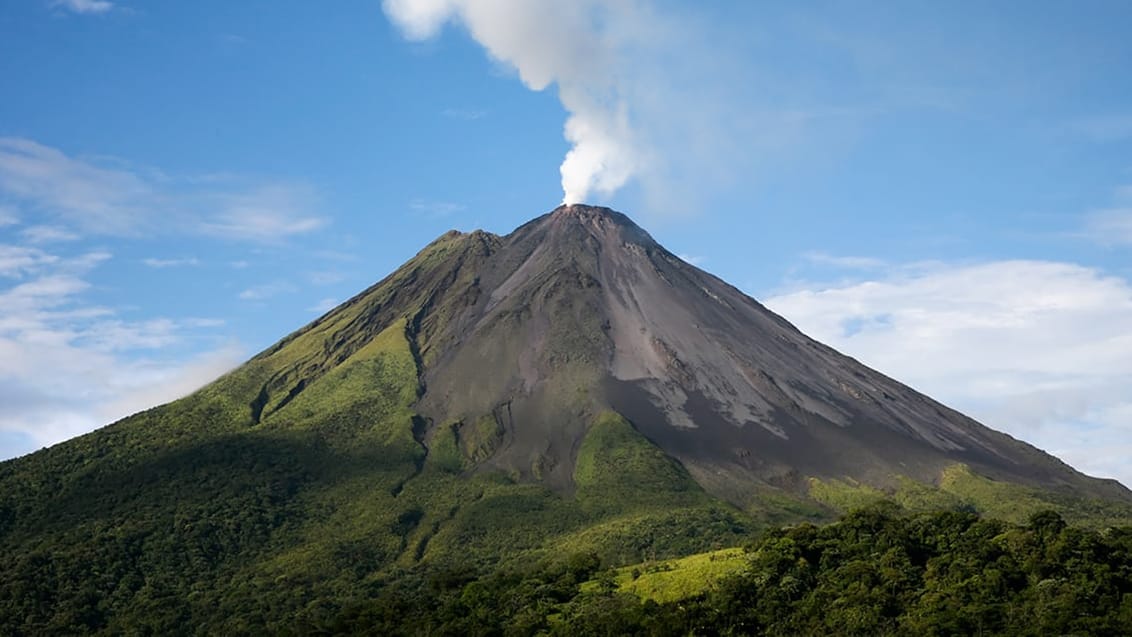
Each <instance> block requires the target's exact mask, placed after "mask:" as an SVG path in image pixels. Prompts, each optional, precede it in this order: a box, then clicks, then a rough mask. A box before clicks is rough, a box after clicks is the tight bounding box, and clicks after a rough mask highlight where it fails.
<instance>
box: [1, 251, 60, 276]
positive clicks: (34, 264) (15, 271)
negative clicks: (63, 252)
mask: <svg viewBox="0 0 1132 637" xmlns="http://www.w3.org/2000/svg"><path fill="white" fill-rule="evenodd" d="M58 260H59V257H56V256H54V255H51V254H47V253H46V252H44V251H43V250H40V249H38V248H29V247H27V246H14V245H3V244H0V277H8V278H15V277H19V276H21V275H23V274H27V273H29V272H33V271H35V270H37V269H38V268H40V267H43V266H45V265H50V264H52V263H56V262H57V261H58Z"/></svg>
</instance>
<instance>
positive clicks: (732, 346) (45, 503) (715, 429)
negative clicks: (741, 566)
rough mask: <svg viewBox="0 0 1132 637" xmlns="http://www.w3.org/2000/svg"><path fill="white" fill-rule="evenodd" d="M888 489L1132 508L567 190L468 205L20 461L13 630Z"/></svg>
mask: <svg viewBox="0 0 1132 637" xmlns="http://www.w3.org/2000/svg"><path fill="white" fill-rule="evenodd" d="M876 499H888V500H894V501H896V502H898V503H899V504H900V505H902V506H904V507H907V508H910V509H926V508H962V509H966V510H972V511H977V512H980V513H983V514H985V515H988V516H992V517H993V516H997V517H1003V518H1008V519H1024V518H1025V516H1027V515H1029V514H1030V513H1033V512H1034V511H1037V510H1041V509H1044V508H1053V509H1056V510H1058V511H1060V512H1061V513H1062V514H1063V515H1065V516H1066V517H1067V518H1068V519H1070V520H1071V521H1075V522H1079V523H1082V524H1092V525H1094V526H1104V525H1106V524H1109V523H1111V522H1112V521H1113V520H1121V521H1127V520H1130V519H1132V493H1130V492H1129V491H1128V490H1127V489H1126V488H1124V487H1123V486H1121V485H1120V484H1119V483H1117V482H1115V481H1111V480H1100V479H1095V478H1091V477H1088V476H1085V475H1083V474H1081V473H1079V472H1077V471H1075V470H1074V469H1072V468H1071V467H1069V466H1068V465H1066V464H1064V463H1062V462H1061V461H1059V460H1058V459H1056V458H1054V457H1052V456H1050V455H1048V454H1046V453H1044V452H1042V451H1040V450H1038V449H1035V448H1034V447H1032V446H1030V445H1028V444H1025V443H1023V442H1020V441H1018V440H1015V439H1013V438H1011V437H1010V436H1007V435H1005V434H1003V433H999V432H997V431H994V430H992V429H989V428H987V427H985V426H983V425H981V424H979V423H978V422H975V421H974V420H972V419H970V418H968V417H966V416H964V415H962V414H960V413H958V412H956V411H954V410H952V409H949V408H948V407H946V406H944V405H941V404H939V403H938V402H936V401H934V400H932V399H931V398H928V397H927V396H924V395H922V394H920V393H917V392H916V391H914V390H912V389H910V388H908V387H907V386H904V385H902V384H900V383H899V382H897V381H895V380H893V379H891V378H888V377H886V376H884V375H883V374H881V373H878V372H876V371H874V370H871V369H869V368H868V367H865V366H864V365H862V364H860V363H858V362H857V361H855V360H853V359H851V358H849V357H847V356H844V355H842V354H839V353H838V352H836V351H834V350H833V349H831V348H829V347H827V346H825V345H822V344H821V343H818V342H816V341H814V340H812V339H810V338H808V337H807V336H805V335H804V334H802V333H801V332H800V331H798V330H797V329H796V328H794V327H793V326H792V325H791V324H790V323H789V322H787V321H786V320H784V319H783V318H782V317H779V316H777V315H775V314H774V313H773V312H771V311H769V310H768V309H766V308H765V307H763V306H762V305H760V304H759V303H758V302H757V301H755V300H754V299H752V298H751V297H749V296H747V295H745V294H743V293H742V292H740V291H739V290H737V289H736V288H734V287H733V286H731V285H728V284H727V283H725V282H724V281H722V280H720V279H718V278H716V277H714V276H712V275H711V274H708V273H706V272H704V271H702V270H700V269H698V268H696V267H694V266H692V265H690V264H688V263H686V262H684V261H682V260H681V259H680V258H678V257H677V256H675V255H674V254H672V253H671V252H669V251H668V250H666V249H664V248H663V247H662V246H660V245H659V244H657V243H656V242H655V241H654V240H653V239H652V238H651V237H650V236H649V234H648V233H646V232H645V231H644V230H642V229H641V228H640V227H638V226H637V225H635V224H634V223H633V222H632V221H631V220H630V219H629V218H628V217H626V216H625V215H623V214H621V213H618V212H615V211H613V210H610V209H608V208H600V207H593V206H585V205H569V206H560V207H558V208H556V209H554V210H553V211H551V212H549V213H547V214H544V215H542V216H540V217H538V218H536V219H534V220H532V221H530V222H528V223H526V224H524V225H522V226H520V227H519V228H517V229H515V230H514V231H513V232H511V233H510V234H508V235H505V236H499V235H495V234H491V233H487V232H483V231H475V232H471V233H460V232H456V231H452V232H448V233H446V234H444V235H443V236H441V237H439V238H438V239H436V240H435V241H433V242H432V243H430V244H429V245H427V246H426V247H425V248H424V249H423V250H421V251H420V252H419V253H418V254H417V255H416V256H415V257H413V258H412V259H410V260H409V261H408V262H406V263H405V264H404V265H403V266H402V267H400V268H399V269H397V270H396V271H395V272H393V273H392V274H390V275H389V276H388V277H386V278H385V279H383V280H382V281H380V282H378V283H377V284H375V285H374V286H372V287H371V288H369V289H367V290H365V291H363V292H361V293H360V294H358V295H357V296H355V297H354V298H352V299H350V300H349V301H347V302H345V303H343V304H342V305H341V306H339V307H337V308H335V309H333V310H331V311H330V312H328V313H327V314H325V315H324V316H322V317H321V318H319V319H318V320H316V321H314V322H313V323H311V324H309V325H307V326H305V327H303V328H302V329H300V330H298V331H296V332H295V333H293V334H291V335H289V336H287V337H286V338H284V339H282V340H281V341H279V342H278V343H277V344H275V345H274V346H272V347H270V348H269V349H267V350H266V351H264V352H262V353H260V354H259V355H257V356H255V357H254V358H252V359H251V360H250V361H248V362H247V363H246V364H244V365H243V366H241V367H239V368H238V369H236V370H234V371H232V372H230V373H228V374H227V375H225V376H224V377H222V378H220V379H218V380H217V381H215V382H214V383H212V384H210V385H208V386H206V387H204V388H203V389H201V390H199V391H198V392H196V393H194V394H192V395H190V396H188V397H186V398H183V399H181V400H179V401H175V402H173V403H170V404H168V405H164V406H161V407H156V408H153V409H150V410H147V411H145V412H142V413H139V414H136V415H134V416H131V417H129V418H126V419H124V420H122V421H119V422H117V423H114V424H113V425H110V426H108V427H105V428H103V429H100V430H98V431H95V432H93V433H91V434H88V435H86V436H82V437H80V438H77V439H74V440H71V441H68V442H65V443H62V444H60V445H56V446H54V447H51V448H49V449H44V450H41V451H39V452H37V453H34V454H31V455H29V456H25V457H23V458H19V459H16V460H11V461H8V462H5V463H2V464H0V563H4V564H6V565H7V566H5V577H3V578H0V602H2V603H0V608H2V610H0V632H4V633H9V634H19V633H22V632H37V631H47V632H50V631H52V630H57V631H60V630H61V631H63V632H67V627H68V626H72V624H69V623H67V622H74V621H78V620H75V618H76V617H80V618H84V619H82V621H83V622H86V623H84V624H83V625H84V626H87V627H88V628H89V627H90V626H94V627H95V629H99V630H107V631H109V632H115V626H119V627H122V626H129V627H132V628H137V627H138V626H143V627H147V630H152V631H155V632H157V633H164V632H169V631H171V632H181V631H182V629H183V626H184V625H185V624H184V622H193V623H194V625H197V626H200V625H202V623H201V622H204V623H205V624H203V625H206V629H205V632H220V633H228V634H234V633H240V632H249V631H250V632H256V631H257V630H268V631H274V630H277V629H280V628H281V627H282V626H284V625H283V624H279V623H274V624H273V623H272V621H282V620H279V619H278V618H280V617H293V616H294V615H295V613H300V611H301V609H307V610H303V611H301V612H308V611H309V610H310V608H311V607H312V606H311V605H312V604H316V603H317V600H319V599H329V598H335V599H338V598H341V597H342V596H343V595H344V594H345V593H344V592H343V591H352V593H351V594H358V595H362V594H365V593H364V592H365V591H367V590H373V589H374V587H381V586H389V585H391V584H390V583H391V582H397V581H400V580H399V579H398V578H402V577H405V573H406V572H413V570H412V569H416V568H423V567H425V566H428V565H431V566H432V567H433V568H439V566H438V565H442V566H444V567H445V568H457V567H459V568H475V567H477V565H480V566H482V565H483V564H499V563H507V562H509V561H510V562H516V561H524V560H530V559H533V558H535V557H539V556H542V557H545V556H547V555H555V554H559V553H563V552H572V551H573V552H577V551H582V552H587V551H588V552H593V553H595V554H597V555H599V556H600V557H601V558H602V559H603V560H605V561H606V562H607V563H613V564H617V563H621V564H624V563H632V562H633V561H639V560H642V559H648V558H653V557H657V556H665V555H680V554H687V553H690V552H692V551H695V550H702V549H707V548H713V547H719V546H727V545H734V544H737V543H739V542H742V541H744V538H745V537H748V536H749V534H750V533H751V532H753V531H754V530H757V529H758V528H760V527H762V526H765V525H766V524H768V523H775V522H795V521H800V520H818V521H820V520H826V519H831V518H832V516H834V515H835V514H836V512H837V511H839V510H844V509H846V508H849V507H851V506H853V505H856V504H859V503H861V502H865V501H871V500H876ZM310 612H313V611H310ZM217 617H227V618H229V619H228V620H225V621H227V622H228V623H224V622H220V623H213V624H207V622H208V621H219V620H216V619H215V618H217ZM249 617H256V618H259V619H258V620H257V621H252V622H251V623H240V622H244V621H249V620H247V618H249ZM233 618H236V619H233ZM272 618H275V619H272ZM116 622H121V623H116ZM178 627H180V628H178Z"/></svg>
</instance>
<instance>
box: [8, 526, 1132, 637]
mask: <svg viewBox="0 0 1132 637" xmlns="http://www.w3.org/2000/svg"><path fill="white" fill-rule="evenodd" d="M746 548H747V553H746V560H747V562H746V564H745V565H744V566H743V567H742V568H741V569H740V570H739V571H738V572H736V573H735V574H734V575H731V576H728V577H726V578H724V579H721V580H718V581H716V582H714V584H713V585H711V586H708V587H707V588H706V590H704V592H702V593H701V594H699V595H698V596H694V597H691V598H687V599H683V600H680V601H677V602H670V603H663V604H661V603H656V602H653V601H649V600H641V599H640V598H638V597H636V596H634V595H631V594H628V593H625V592H623V591H620V590H618V585H617V584H616V583H615V578H614V571H613V570H612V569H610V568H608V567H607V566H605V565H602V564H601V563H600V560H599V559H598V558H597V556H596V555H593V554H588V553H581V554H573V555H567V556H559V557H557V558H554V559H549V560H544V561H543V562H541V563H538V564H532V565H526V566H521V567H519V566H512V567H509V568H504V569H496V570H493V571H490V572H486V571H483V570H477V569H473V568H471V567H468V566H466V565H461V564H455V563H453V564H435V563H433V564H431V565H429V566H416V567H413V568H410V569H405V570H394V571H389V572H386V573H385V574H384V576H382V577H381V579H377V580H368V581H366V582H364V584H363V583H361V582H359V585H358V586H356V587H355V586H351V587H342V588H337V587H336V588H333V589H328V588H322V589H321V591H322V593H321V594H320V595H318V596H317V599H311V598H308V599H305V600H304V601H302V602H300V603H299V604H298V605H295V604H293V603H282V602H281V601H280V600H283V599H284V598H287V597H290V596H292V595H294V596H295V597H296V598H298V597H302V595H301V593H299V592H298V591H297V590H295V591H291V592H290V593H289V592H288V589H289V588H291V587H292V586H294V584H293V583H292V582H288V581H279V582H278V583H277V586H275V587H273V588H272V587H268V588H266V589H263V588H261V589H259V591H258V592H257V593H255V594H251V593H250V592H249V591H250V590H253V589H249V588H246V587H243V586H241V585H239V584H238V583H237V582H235V581H233V580H229V581H228V584H225V583H224V578H222V577H217V578H216V579H214V580H213V581H212V582H211V588H212V590H204V589H200V588H195V589H194V590H192V591H190V592H188V593H187V596H188V597H194V596H205V597H209V598H212V599H213V600H214V601H213V602H212V603H211V604H209V606H210V607H213V608H215V612H214V613H212V614H207V613H205V614H202V613H201V611H200V606H195V608H194V610H193V611H192V612H191V613H190V612H188V606H187V605H186V602H187V601H188V600H186V599H176V598H170V597H165V598H164V600H160V599H156V598H155V599H144V600H143V599H141V598H142V597H144V595H142V596H135V597H133V601H132V602H130V601H129V600H126V599H121V600H115V599H112V598H106V597H103V596H100V595H99V594H98V593H97V592H96V591H98V590H100V589H101V590H105V587H104V586H103V584H104V583H105V582H103V581H102V580H105V579H106V578H107V577H110V578H114V577H116V576H117V575H116V574H115V571H113V570H109V571H103V572H100V573H85V574H80V573H72V574H71V575H73V577H74V578H77V579H76V581H61V579H66V574H65V573H62V572H54V573H52V574H51V576H52V577H54V578H55V579H54V581H53V582H52V584H51V586H50V588H52V589H55V588H56V587H62V588H63V589H66V588H78V589H84V590H88V592H89V594H88V595H74V596H67V597H66V598H65V599H66V602H65V603H63V605H64V606H66V607H65V608H64V607H60V604H61V603H62V599H63V598H62V597H60V596H54V595H46V596H42V597H32V595H35V594H37V593H38V594H39V595H44V591H45V589H44V588H43V587H38V586H36V585H35V583H33V582H28V581H24V582H19V581H12V580H8V581H6V582H3V585H0V590H2V592H3V594H0V609H2V610H0V618H2V619H3V620H4V621H3V622H0V624H2V627H3V628H4V629H3V630H0V632H2V633H4V634H13V635H20V634H37V632H38V629H37V628H36V625H35V623H25V622H24V620H26V619H29V617H30V616H29V615H27V614H25V613H27V612H29V611H30V612H32V613H33V614H38V615H39V616H40V617H43V618H45V619H46V618H50V619H49V620H48V621H45V623H40V624H38V626H39V628H44V627H46V626H48V625H49V626H51V628H52V630H51V632H52V633H53V634H68V633H108V634H109V633H114V634H123V633H125V634H178V633H181V634H194V633H195V634H226V635H232V634H295V635H306V634H321V635H330V634H362V635H366V634H368V635H500V636H510V635H537V634H544V635H681V636H683V635H761V634H765V635H917V636H919V635H1127V634H1129V632H1130V630H1132V527H1123V528H1113V529H1108V530H1106V531H1093V530H1086V529H1081V528H1076V527H1072V526H1068V525H1066V523H1065V522H1064V521H1063V520H1062V519H1061V517H1059V516H1058V514H1056V513H1053V512H1043V513H1039V514H1036V515H1034V516H1033V517H1032V518H1031V519H1030V520H1029V523H1028V524H1023V525H1016V524H1010V523H1006V522H1001V521H996V520H989V519H981V518H980V517H978V516H977V515H974V514H971V513H966V512H956V511H947V512H939V513H932V514H919V515H908V514H906V513H904V512H902V511H901V510H899V509H898V508H896V507H895V506H892V507H889V506H884V505H878V506H873V507H870V508H867V509H864V510H860V511H857V512H854V513H851V514H849V515H847V516H845V517H844V518H842V519H841V520H840V521H839V522H838V523H835V524H830V525H824V526H815V525H811V524H803V525H799V526H793V527H788V528H779V529H772V530H769V531H766V532H764V533H763V534H762V535H760V536H759V537H758V538H757V539H755V540H753V541H752V542H751V543H750V545H749V546H748V547H746ZM481 569H482V567H481ZM3 570H6V569H3V568H0V571H3ZM12 572H13V571H10V570H9V571H8V573H9V574H11V573H12ZM44 575H45V576H46V575H47V574H46V573H44ZM136 576H137V577H141V578H142V579H143V580H147V579H149V578H152V577H154V576H155V575H154V574H153V573H148V574H147V573H137V574H136ZM586 582H589V584H588V585H586V586H584V587H583V586H582V584H583V583H586ZM595 583H596V585H595ZM138 584H139V585H140V586H142V588H143V589H145V588H147V587H150V586H153V585H154V584H155V582H149V581H140V582H139V583H138ZM123 585H124V584H123ZM329 590H335V591H336V592H335V593H329V592H328V591H329ZM583 591H584V592H583ZM142 602H144V603H142ZM122 604H125V605H122ZM17 609H18V610H17ZM147 609H148V610H147ZM179 609H180V610H179ZM13 611H16V612H13ZM245 611H246V612H245ZM163 613H164V614H165V615H168V616H166V617H163V618H162V617H161V615H162V614H163ZM177 615H179V618H178V617H177Z"/></svg>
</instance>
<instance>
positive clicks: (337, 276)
mask: <svg viewBox="0 0 1132 637" xmlns="http://www.w3.org/2000/svg"><path fill="white" fill-rule="evenodd" d="M345 278H346V275H345V274H342V273H341V272H336V271H333V270H322V271H319V272H308V273H307V280H308V281H310V282H311V283H313V284H315V285H332V284H334V283H340V282H341V281H343V280H345Z"/></svg>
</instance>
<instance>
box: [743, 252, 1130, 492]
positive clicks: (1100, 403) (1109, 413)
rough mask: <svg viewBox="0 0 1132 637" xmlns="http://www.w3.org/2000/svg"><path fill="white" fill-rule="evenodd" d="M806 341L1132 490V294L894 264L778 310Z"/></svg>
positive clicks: (1048, 274) (994, 267) (950, 267)
mask: <svg viewBox="0 0 1132 637" xmlns="http://www.w3.org/2000/svg"><path fill="white" fill-rule="evenodd" d="M765 303H766V305H767V307H769V308H770V309H772V310H773V311H775V312H777V313H779V314H781V315H782V316H784V317H786V318H787V319H788V320H790V321H791V322H793V323H794V324H795V325H797V326H798V328H799V329H801V330H802V331H803V332H805V333H806V334H807V335H809V336H811V337H813V338H815V339H817V340H819V341H822V342H823V343H826V344H827V345H830V346H832V347H834V348H836V349H838V350H839V351H841V352H844V353H845V354H848V355H850V356H853V357H855V358H857V359H859V360H860V361H861V362H863V363H865V364H866V365H869V366H870V367H873V368H874V369H877V370H879V371H881V372H883V373H885V374H888V375H890V376H892V377H894V378H897V379H900V380H901V381H902V382H905V383H907V384H909V385H911V386H912V387H915V388H916V389H917V390H919V391H922V392H925V393H927V394H929V395H931V396H933V397H934V398H936V399H939V400H940V401H942V402H944V403H945V404H947V405H949V406H951V407H954V408H956V409H959V410H960V411H963V412H964V413H967V414H968V415H970V416H972V417H974V418H976V419H978V420H979V421H980V422H982V423H983V424H985V425H987V426H989V427H991V428H993V429H998V430H1000V431H1005V432H1007V433H1010V434H1012V435H1014V436H1016V437H1018V438H1021V439H1023V440H1025V441H1027V442H1029V443H1031V444H1033V445H1035V446H1037V447H1039V448H1041V449H1043V450H1045V451H1047V452H1049V453H1052V454H1053V455H1055V456H1057V457H1059V458H1061V459H1062V460H1065V461H1066V462H1068V463H1070V464H1071V465H1073V466H1074V467H1075V468H1077V469H1079V470H1081V471H1084V472H1085V473H1088V474H1090V475H1095V476H1100V477H1106V478H1116V479H1117V480H1120V481H1121V482H1122V483H1123V484H1124V485H1126V486H1132V466H1129V464H1128V458H1129V457H1132V442H1130V441H1132V399H1130V398H1129V396H1128V391H1127V388H1128V387H1130V386H1132V335H1130V334H1129V332H1128V325H1130V324H1132V283H1130V282H1129V281H1128V280H1126V279H1123V278H1120V277H1117V276H1112V275H1109V274H1106V273H1104V272H1103V271H1101V270H1097V269H1095V268H1090V267H1086V266H1082V265H1078V264H1074V263H1066V262H1058V261H1026V260H1011V261H991V262H985V263H973V264H942V263H930V264H905V265H898V264H893V265H890V266H889V267H887V268H885V269H884V270H883V271H878V272H870V273H869V275H868V276H864V277H860V278H858V279H856V280H850V281H842V282H838V283H833V284H821V283H815V282H802V283H798V284H795V285H794V286H792V289H790V290H787V291H784V292H782V293H779V294H776V295H771V296H769V297H768V298H766V299H765Z"/></svg>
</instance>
